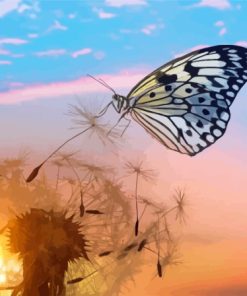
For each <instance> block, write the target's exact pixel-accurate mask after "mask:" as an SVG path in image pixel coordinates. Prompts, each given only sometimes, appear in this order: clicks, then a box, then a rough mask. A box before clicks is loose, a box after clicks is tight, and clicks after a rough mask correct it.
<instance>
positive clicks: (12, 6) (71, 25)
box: [0, 0, 247, 296]
mask: <svg viewBox="0 0 247 296" xmlns="http://www.w3.org/2000/svg"><path fill="white" fill-rule="evenodd" d="M246 15H247V2H246V1H238V0H236V1H233V0H195V1H162V0H160V1H159V0H105V1H103V0H102V1H93V0H91V1H90V0H81V1H79V0H77V1H71V0H67V1H66V0H64V1H59V0H57V1H48V0H44V1H42V0H33V1H32V0H0V118H1V125H0V143H1V152H0V155H1V156H15V155H16V154H17V153H18V152H19V150H20V149H22V148H25V147H28V148H29V149H31V150H32V151H33V155H34V156H33V157H34V159H33V160H32V161H31V162H34V163H35V159H36V157H37V159H38V158H40V157H42V156H44V155H47V153H48V152H49V151H51V149H53V148H54V147H55V146H56V145H58V144H60V143H61V142H62V141H63V140H64V139H66V137H68V136H69V135H72V133H73V131H71V130H70V129H69V128H70V127H71V123H70V121H69V120H70V119H69V118H68V116H65V113H66V112H67V109H68V104H69V103H74V102H75V101H76V97H77V96H78V97H80V99H81V100H82V102H83V103H84V102H85V103H86V102H87V103H88V102H90V104H92V105H94V104H95V105H99V104H104V103H106V102H108V101H109V100H110V98H111V93H110V92H109V91H108V90H107V89H104V88H103V87H102V86H101V85H99V84H98V83H96V82H95V81H93V80H92V79H90V78H88V77H86V74H87V73H90V74H92V75H95V76H100V77H101V78H103V79H104V80H105V81H106V82H107V83H108V84H110V85H111V86H112V87H113V88H114V89H116V90H117V91H118V92H119V93H122V94H127V93H128V91H129V90H130V89H131V88H132V87H133V86H134V85H135V83H137V82H138V81H139V80H140V79H141V78H142V77H143V76H144V75H146V74H148V73H149V72H150V71H152V70H153V69H155V68H156V67H158V66H160V65H162V64H163V63H165V62H167V61H168V60H171V59H173V58H174V57H176V56H177V55H179V54H182V53H185V52H189V51H191V50H193V49H196V48H201V47H204V46H210V45H216V44H238V45H242V46H245V47H247V35H246V32H247V18H246ZM246 98H247V86H245V87H244V88H243V89H242V90H241V91H240V93H239V94H238V96H237V98H236V100H235V102H234V104H233V106H232V108H231V113H232V118H231V121H230V124H229V127H228V130H227V132H226V134H225V135H224V137H223V138H221V139H220V140H219V141H217V143H215V144H214V145H213V146H212V147H210V148H209V149H207V150H206V151H203V152H202V153H201V154H199V155H198V156H196V157H193V158H190V157H187V156H184V155H180V154H178V153H176V152H172V151H168V150H167V149H165V148H164V147H162V145H160V144H159V143H156V142H155V141H154V140H153V139H152V138H151V137H149V136H148V135H147V134H146V133H145V131H144V130H143V129H142V128H141V127H138V125H137V124H135V123H133V124H132V126H131V127H130V129H129V130H128V132H127V135H126V140H125V142H124V143H123V144H122V146H121V149H120V150H119V152H118V154H119V155H120V158H121V157H122V155H124V156H125V157H126V159H128V156H130V157H135V155H138V154H141V156H142V157H143V156H144V155H145V158H146V161H147V162H148V164H149V166H151V167H152V168H154V169H156V170H157V171H158V172H159V177H160V181H159V182H158V183H157V186H156V187H154V188H153V191H154V192H155V193H156V196H157V198H159V197H158V196H161V197H163V196H166V194H168V192H169V191H170V189H171V188H174V187H176V186H177V185H182V186H185V187H186V188H187V190H188V195H189V203H190V205H189V208H188V217H189V219H188V225H187V226H185V227H184V233H185V234H184V239H183V241H184V243H183V244H182V248H181V254H182V255H183V258H184V264H183V265H182V266H180V267H175V268H173V269H171V270H169V271H168V272H167V277H166V278H165V279H164V280H163V281H158V280H155V281H151V282H150V283H149V284H148V283H147V285H146V286H143V281H144V279H145V282H147V280H146V279H147V278H149V273H148V271H144V272H143V275H140V277H139V279H137V285H136V289H134V288H133V290H131V291H130V292H129V294H127V295H138V293H140V295H142V296H152V295H155V296H159V295H164V294H166V295H167V296H181V295H182V296H189V295H194V296H197V295H198V296H216V295H217V296H243V295H247V286H246V280H247V275H246V269H247V250H246V242H247V230H246V229H247V218H246V217H247V216H246V210H247V187H246V176H247V154H246V151H247V136H246V135H247V117H246V114H247V100H246ZM113 116H114V114H112V113H111V112H110V113H108V114H106V119H108V118H112V117H113ZM137 135H138V139H137ZM83 143H84V142H83V140H82V139H81V140H78V141H77V144H78V145H79V146H80V147H83ZM87 146H88V147H87V149H89V150H90V149H91V148H92V145H88V143H87ZM143 147H145V149H143ZM84 148H85V147H84ZM94 148H95V147H94ZM85 149H86V148H85ZM95 149H96V148H95ZM111 149H112V148H110V149H108V150H107V149H106V148H105V147H104V148H103V147H101V146H100V148H97V149H96V150H95V152H96V157H98V158H102V156H105V154H103V153H107V157H108V158H109V159H111V153H112V150H111ZM114 161H116V158H115V156H114ZM27 173H28V172H27ZM161 197H160V198H161ZM150 278H151V276H150ZM168 293H170V294H168ZM181 293H182V294H181Z"/></svg>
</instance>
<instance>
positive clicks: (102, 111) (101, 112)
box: [95, 102, 112, 118]
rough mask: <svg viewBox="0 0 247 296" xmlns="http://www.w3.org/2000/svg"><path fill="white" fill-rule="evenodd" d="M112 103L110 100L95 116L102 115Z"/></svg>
mask: <svg viewBox="0 0 247 296" xmlns="http://www.w3.org/2000/svg"><path fill="white" fill-rule="evenodd" d="M111 105H112V102H110V103H109V104H107V105H106V106H105V107H104V108H103V109H102V110H101V111H100V112H99V114H98V115H96V116H95V118H99V117H101V116H103V115H104V114H105V113H106V112H107V110H108V109H109V107H110V106H111Z"/></svg>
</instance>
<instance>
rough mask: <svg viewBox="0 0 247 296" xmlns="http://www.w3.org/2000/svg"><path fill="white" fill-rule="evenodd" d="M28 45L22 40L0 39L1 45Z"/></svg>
mask: <svg viewBox="0 0 247 296" xmlns="http://www.w3.org/2000/svg"><path fill="white" fill-rule="evenodd" d="M25 43H28V41H27V40H24V39H20V38H2V39H0V45H1V44H10V45H21V44H25Z"/></svg>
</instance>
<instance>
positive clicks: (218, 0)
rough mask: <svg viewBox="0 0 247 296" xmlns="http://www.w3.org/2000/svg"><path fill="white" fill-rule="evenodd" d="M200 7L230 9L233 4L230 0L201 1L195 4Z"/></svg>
mask: <svg viewBox="0 0 247 296" xmlns="http://www.w3.org/2000/svg"><path fill="white" fill-rule="evenodd" d="M195 6H198V7H211V8H216V9H220V10H223V9H228V8H230V7H231V4H230V2H229V1H228V0H201V1H200V2H199V3H197V4H195Z"/></svg>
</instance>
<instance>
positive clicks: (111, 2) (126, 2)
mask: <svg viewBox="0 0 247 296" xmlns="http://www.w3.org/2000/svg"><path fill="white" fill-rule="evenodd" d="M105 4H106V5H107V6H112V7H122V6H139V5H147V2H146V1H145V0H106V1H105Z"/></svg>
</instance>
